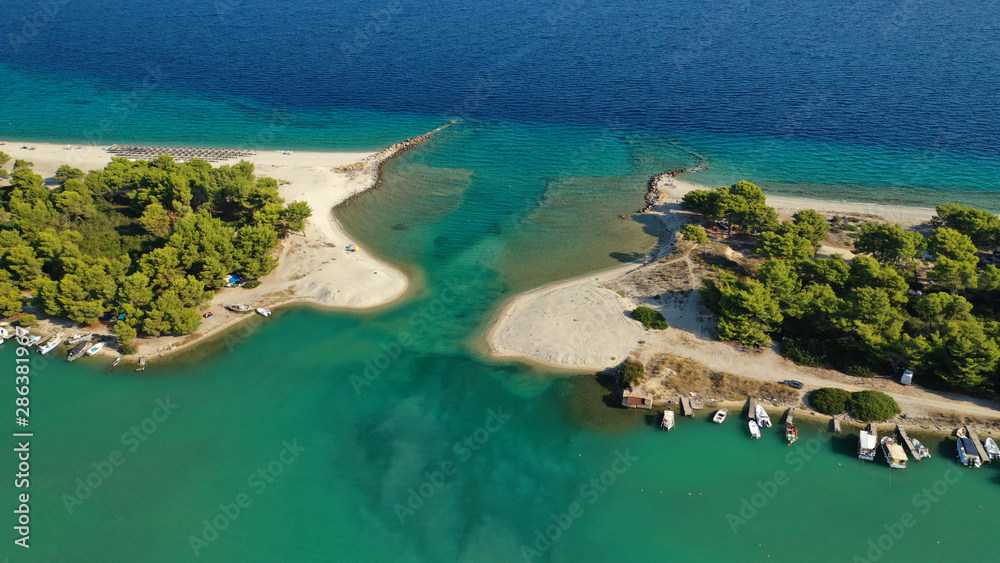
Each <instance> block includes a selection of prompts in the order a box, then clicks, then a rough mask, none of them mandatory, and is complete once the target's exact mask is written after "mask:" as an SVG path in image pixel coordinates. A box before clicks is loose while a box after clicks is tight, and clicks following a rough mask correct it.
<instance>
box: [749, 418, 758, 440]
mask: <svg viewBox="0 0 1000 563" xmlns="http://www.w3.org/2000/svg"><path fill="white" fill-rule="evenodd" d="M747 425H748V426H750V437H751V438H760V426H758V425H757V421H756V420H751V421H750V422H748V423H747Z"/></svg>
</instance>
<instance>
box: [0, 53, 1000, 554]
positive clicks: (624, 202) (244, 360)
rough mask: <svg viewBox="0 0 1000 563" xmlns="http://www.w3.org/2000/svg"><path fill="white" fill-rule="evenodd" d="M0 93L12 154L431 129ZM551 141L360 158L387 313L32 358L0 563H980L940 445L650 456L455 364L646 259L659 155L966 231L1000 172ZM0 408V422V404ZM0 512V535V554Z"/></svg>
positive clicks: (608, 415)
mask: <svg viewBox="0 0 1000 563" xmlns="http://www.w3.org/2000/svg"><path fill="white" fill-rule="evenodd" d="M173 72H176V70H174V71H173ZM140 74H141V73H140ZM167 76H171V75H169V74H168V75H167ZM258 86H260V85H258ZM260 87H261V88H263V86H260ZM0 88H2V90H0V92H2V94H3V96H4V100H5V104H6V105H5V107H8V108H14V109H13V110H12V111H10V112H9V113H8V114H5V116H4V117H5V119H4V120H0V137H3V138H6V139H15V138H17V139H30V140H36V141H60V142H88V141H92V142H95V143H98V144H109V143H112V142H146V143H170V144H191V145H209V146H249V147H254V148H261V149H277V148H288V149H296V150H305V149H313V150H372V149H375V148H378V147H381V146H384V145H387V144H390V143H392V142H395V141H397V140H399V139H402V138H405V137H409V136H413V135H416V134H419V133H422V132H424V131H427V130H429V129H432V128H433V127H435V126H437V125H439V124H440V123H442V122H444V121H446V120H447V119H449V118H450V117H451V113H449V112H445V111H440V112H423V113H418V112H415V111H410V112H403V111H402V110H398V109H397V108H396V107H395V106H394V105H392V104H389V103H386V104H385V106H386V107H382V108H380V109H378V111H376V110H371V109H367V110H362V109H347V108H345V107H341V106H328V107H303V106H302V105H300V104H293V103H289V104H284V105H283V104H280V103H265V102H263V101H260V100H259V99H258V98H255V97H250V96H247V97H242V98H240V97H235V96H234V95H232V94H231V93H228V92H225V91H224V90H225V89H223V91H222V92H220V91H211V92H210V93H201V94H198V93H192V92H191V91H190V90H189V89H185V88H183V87H181V86H179V85H178V84H177V83H176V80H169V79H164V80H163V81H160V82H158V81H157V80H156V77H155V76H152V77H150V80H149V81H147V82H146V84H144V83H143V79H142V78H136V77H132V79H131V80H130V81H128V82H127V85H126V86H123V85H121V84H120V83H119V84H114V83H105V82H97V81H94V80H93V79H90V78H87V77H86V76H82V75H80V74H77V73H75V72H67V73H65V74H51V73H25V72H23V71H20V70H12V69H11V68H9V67H0ZM194 90H197V88H194ZM40 93H44V95H41V94H40ZM612 101H613V100H612ZM595 103H596V102H595ZM612 105H613V104H612ZM390 106H391V107H390ZM468 113H470V114H476V112H472V111H470V112H468ZM720 119H721V118H720ZM2 121H6V124H4V123H2ZM579 121H580V120H575V121H574V120H566V121H565V122H559V121H558V120H547V122H544V123H543V122H542V120H541V119H539V120H536V121H532V120H529V119H527V118H524V117H523V116H522V118H521V119H516V120H515V119H501V118H499V117H498V118H492V117H490V116H488V115H487V116H483V115H476V116H475V117H471V118H469V119H466V120H464V121H463V122H462V123H460V124H458V125H456V126H454V127H451V128H449V129H447V130H445V131H444V132H442V133H441V134H440V135H438V136H437V137H436V138H435V139H434V140H433V141H432V142H430V143H428V144H426V145H423V146H421V147H420V148H418V149H416V150H414V151H411V152H409V153H406V154H405V155H403V156H402V157H400V158H398V159H396V160H394V161H392V162H391V163H389V164H388V165H387V166H386V167H385V169H384V174H385V176H384V180H383V182H382V185H381V187H380V188H379V189H377V190H374V191H371V192H369V193H366V194H364V195H362V196H361V197H359V198H356V199H354V200H352V202H351V203H350V204H349V205H347V206H345V207H344V208H342V209H340V210H338V212H337V216H338V217H339V218H340V220H341V221H342V222H343V223H344V225H345V226H346V227H347V228H348V230H349V231H350V232H351V233H352V234H353V235H354V236H356V237H357V238H358V239H359V240H360V241H361V242H362V244H364V245H365V246H366V247H369V248H372V249H374V251H376V252H377V253H378V254H380V255H382V256H383V257H385V258H386V259H388V260H391V261H393V262H395V263H398V264H401V265H402V266H404V267H405V268H406V269H408V270H409V271H411V272H412V273H413V275H414V277H415V279H416V280H417V283H416V284H415V286H414V290H413V292H412V293H411V295H409V296H408V297H407V298H406V300H404V301H403V302H401V303H397V304H393V305H392V306H389V307H386V308H383V309H381V310H378V311H371V312H365V313H344V312H338V313H332V312H319V311H314V310H310V309H306V308H301V309H289V310H283V311H279V312H277V313H276V314H275V316H274V317H272V318H271V319H269V320H268V321H267V322H264V321H262V320H260V319H253V320H252V321H248V323H247V325H246V326H245V327H243V328H242V329H241V330H239V331H236V332H234V333H233V334H231V335H229V336H227V337H225V338H223V339H221V340H220V341H218V342H215V343H213V344H210V345H207V346H205V347H203V348H202V349H199V350H196V351H193V352H191V353H190V354H186V356H185V358H183V359H182V360H181V361H178V362H173V363H167V364H157V363H153V364H152V365H151V367H150V369H149V370H148V371H146V372H145V373H142V374H136V373H134V372H131V371H129V370H120V371H116V372H111V373H106V372H104V371H103V368H104V366H103V365H102V364H101V363H99V362H90V361H80V362H77V363H74V364H72V365H68V364H66V363H65V362H62V361H55V360H53V361H50V362H49V363H45V362H42V361H40V360H39V359H38V358H37V356H34V357H33V358H34V360H33V362H34V364H33V365H34V369H35V373H36V375H35V377H34V379H33V383H32V385H33V386H32V396H31V398H32V423H31V426H32V429H33V430H34V431H35V433H36V435H35V438H34V439H33V441H32V456H33V457H32V477H31V494H32V524H33V532H32V546H33V547H32V550H31V552H30V556H25V554H24V553H23V552H18V551H15V552H10V551H9V550H8V549H7V548H6V547H5V548H4V551H3V553H4V554H5V555H6V554H8V553H11V558H12V559H13V560H16V561H21V560H26V561H185V560H189V559H197V560H205V561H226V562H228V561H340V560H344V561H355V560H363V561H389V560H392V561H456V560H460V561H517V560H551V561H570V560H572V561H605V560H609V559H613V558H622V557H629V558H638V557H650V556H662V557H668V558H670V559H672V560H679V561H705V560H708V561H730V560H733V559H735V558H737V557H739V558H741V559H744V560H751V561H758V560H759V561H765V560H767V561H802V560H816V561H845V560H854V561H856V560H857V559H853V557H854V556H855V555H857V556H858V557H861V558H864V559H870V560H876V559H878V560H882V561H903V560H940V559H946V558H951V557H953V556H954V554H955V553H959V552H961V553H962V554H963V559H966V560H982V561H990V560H996V559H997V558H998V557H1000V553H998V551H997V548H995V547H994V544H993V542H990V541H980V542H979V543H976V544H975V545H976V549H975V550H970V548H969V543H970V542H973V541H975V540H976V539H982V538H990V537H991V536H995V535H996V532H997V531H998V527H1000V526H998V524H997V523H996V519H995V518H993V517H992V512H991V509H992V506H993V504H994V503H993V501H994V500H995V499H996V498H997V490H998V489H997V487H998V486H1000V477H998V475H997V473H996V468H989V467H988V468H984V469H982V470H979V471H960V470H961V469H962V468H961V467H960V466H958V464H957V463H956V462H955V461H954V459H953V458H954V454H953V446H954V444H953V442H952V441H950V440H945V441H943V442H940V443H936V442H935V441H929V442H930V443H929V444H928V445H931V444H933V445H934V453H935V458H934V459H932V460H930V461H927V462H924V463H923V464H919V465H917V464H914V465H913V466H912V467H911V468H909V469H907V470H906V471H895V472H894V471H890V470H889V469H888V468H887V467H886V466H884V465H883V464H881V463H874V464H863V463H861V462H859V461H858V460H857V459H856V458H855V456H854V450H855V438H854V437H851V436H845V437H842V438H836V439H833V440H829V441H828V440H826V438H827V435H826V434H825V433H823V432H822V431H821V430H820V429H815V428H810V427H808V426H806V427H804V428H803V429H802V436H803V439H802V440H801V441H800V442H799V443H798V444H795V445H794V446H792V447H791V448H789V447H787V446H785V445H784V440H783V439H782V436H781V435H780V433H779V432H778V431H772V432H769V433H767V434H765V438H764V439H762V440H760V441H759V442H751V441H750V440H749V439H747V437H746V432H745V431H744V428H743V426H742V424H739V423H738V421H737V420H736V419H735V418H734V419H732V420H731V421H729V422H727V423H726V424H725V425H723V426H721V427H720V426H716V425H712V424H710V423H708V422H707V421H706V420H703V419H697V420H682V421H680V423H679V425H678V427H677V429H676V430H675V431H673V432H672V433H670V434H664V433H661V432H659V431H657V430H656V426H655V424H656V421H655V419H654V418H655V417H651V416H649V415H646V414H643V413H631V412H623V411H621V410H620V409H617V408H611V407H608V406H607V405H606V403H605V400H604V397H603V390H602V388H601V387H600V386H599V385H598V384H597V383H596V382H595V381H594V380H593V378H592V376H588V375H580V376H569V375H566V374H553V373H548V372H545V371H542V370H537V369H534V368H530V367H526V366H522V365H519V364H511V363H504V362H496V361H490V360H487V359H484V358H483V357H482V356H481V355H480V354H479V352H478V351H479V350H480V349H481V348H482V341H481V332H482V330H483V328H484V327H485V326H486V324H487V323H488V322H489V321H490V319H491V316H492V313H493V312H494V311H495V309H496V307H498V306H499V304H500V303H501V302H502V301H503V300H505V299H507V298H508V297H510V296H512V295H514V294H516V293H517V292H520V291H523V290H526V289H530V288H532V287H536V286H538V285H541V284H544V283H548V282H552V281H555V280H559V279H564V278H566V277H569V276H574V275H580V274H583V273H586V272H591V271H595V270H598V269H601V268H606V267H609V266H613V265H615V264H619V263H621V262H622V261H628V260H632V259H635V258H636V257H639V256H642V255H643V254H645V253H646V252H647V251H648V250H649V249H650V248H652V247H653V245H654V244H655V243H656V237H657V233H656V232H655V231H654V230H652V229H651V228H650V227H649V226H648V225H645V224H643V223H642V222H641V218H640V219H639V220H636V219H634V218H626V219H622V218H620V217H619V216H620V215H622V214H625V213H628V212H630V211H633V210H635V209H636V208H638V207H639V206H641V200H642V193H643V189H644V187H645V183H646V181H647V180H648V179H649V177H650V176H651V175H653V174H655V173H658V172H662V171H665V170H670V169H674V168H677V167H681V166H691V165H693V164H694V162H695V160H694V157H692V156H691V154H690V153H689V152H686V151H693V152H696V153H698V154H701V155H703V156H704V157H705V158H707V160H708V163H709V166H710V167H709V170H708V171H706V172H703V173H699V174H697V175H693V176H691V177H690V179H692V180H694V181H697V182H701V183H704V184H707V185H716V184H728V183H731V182H733V181H735V180H737V179H744V178H746V179H751V180H754V181H756V182H758V183H760V184H761V185H763V186H765V187H766V189H767V190H768V191H769V193H783V194H794V195H807V196H813V197H829V198H833V199H845V200H865V201H880V202H888V203H909V204H917V205H924V206H932V205H934V204H936V203H940V202H942V201H945V200H949V201H962V202H969V203H973V204H976V205H980V206H982V207H985V208H988V209H991V210H994V211H1000V208H998V207H997V203H996V202H997V198H996V186H997V185H998V181H1000V159H997V158H995V156H990V155H991V152H990V150H988V147H987V148H985V149H984V148H983V147H979V149H977V150H968V151H964V152H963V151H961V150H959V149H960V148H961V145H962V144H961V143H955V142H948V143H943V144H941V146H935V144H934V143H930V144H927V143H924V144H923V145H919V144H918V145H917V146H911V145H909V144H904V143H895V144H890V143H886V144H875V143H867V144H862V143H861V142H860V141H858V142H856V143H846V142H839V141H838V142H835V141H832V140H829V139H817V138H814V137H813V136H810V135H807V134H805V133H806V132H805V131H797V132H796V133H797V134H783V133H782V130H781V128H778V129H777V130H775V131H771V132H770V134H767V135H765V134H763V133H761V134H757V135H750V134H746V133H739V134H737V133H725V132H721V129H724V128H723V127H714V128H712V127H706V128H705V130H707V131H712V133H695V132H692V129H697V128H696V127H692V128H678V129H677V130H676V131H674V130H671V129H669V128H665V127H662V126H658V127H648V128H644V127H641V126H639V125H637V124H636V123H635V121H636V120H635V119H631V120H625V121H624V122H622V123H618V122H612V121H606V122H601V121H599V120H592V122H593V123H600V124H599V125H591V126H583V125H579V124H577V125H573V124H571V123H572V122H579ZM640 121H641V120H640ZM661 125H662V124H661ZM906 147H909V148H906ZM13 348H14V347H13V346H12V344H11V343H7V344H5V345H4V346H3V347H2V348H0V366H9V367H8V368H3V367H0V369H9V370H11V371H12V370H13V369H14V368H13V366H14V360H15V358H14V350H13ZM158 400H159V401H161V402H162V403H163V405H167V406H168V408H169V410H171V411H173V412H171V413H170V414H167V413H166V411H165V410H164V408H165V407H164V406H161V405H160V404H158V403H157V401H158ZM0 402H3V404H8V405H10V404H12V402H13V389H11V387H10V386H6V387H5V388H4V389H3V390H2V391H0ZM171 404H176V405H177V407H176V408H173V407H169V405H171ZM157 409H159V410H157ZM11 410H13V409H11ZM11 414H12V413H11ZM156 419H159V420H156ZM500 422H502V424H500ZM133 427H135V430H133ZM286 443H287V444H286ZM10 445H11V447H13V446H14V444H13V443H11V444H10ZM302 448H304V449H302ZM8 455H9V454H8ZM11 461H12V458H10V457H6V459H5V461H4V462H3V464H4V465H3V467H7V468H9V467H11ZM112 462H115V463H117V465H115V464H114V463H112ZM109 464H110V467H111V468H112V469H111V470H110V471H109ZM260 471H263V474H261V473H259V472H260ZM778 472H784V475H782V474H779V473H778ZM77 479H80V481H77ZM88 479H89V481H90V484H89V485H88V484H87V481H88ZM591 479H596V480H597V481H596V484H595V483H594V482H592V481H591ZM602 479H603V481H602ZM772 481H773V482H774V484H773V485H772V484H771V482H772ZM81 483H82V484H81ZM661 491H662V492H661ZM928 491H929V492H928ZM0 492H2V494H3V495H5V496H4V497H2V498H0V503H5V504H2V505H3V506H7V505H8V504H10V503H12V502H13V488H11V487H10V486H9V485H8V486H5V487H3V488H0ZM761 495H763V496H761ZM932 499H933V500H932ZM744 500H745V501H746V503H748V504H749V506H750V508H747V507H746V505H745V503H744ZM237 508H238V513H237ZM12 509H13V506H10V508H9V509H8V508H5V509H4V510H3V511H2V514H3V516H2V517H0V525H2V526H3V528H4V529H6V530H11V527H12V526H13V513H12V512H11V510H12ZM741 510H742V511H743V512H742V513H741ZM908 513H910V514H912V519H911V518H910V517H908V516H907V514H908ZM904 520H905V523H906V524H905V525H904V524H903V523H902V522H903V521H904ZM897 523H898V526H897ZM911 524H912V525H911ZM901 529H902V531H901V532H900V530H901ZM894 533H895V534H896V536H898V539H896V538H895V537H893V535H892V534H894ZM884 534H888V536H887V537H888V538H889V539H885V538H882V536H883V535H884ZM10 538H11V539H8V540H6V541H12V536H10ZM192 538H195V539H194V540H192ZM540 538H541V539H540ZM552 538H556V539H555V540H553V539H552ZM868 540H872V541H873V542H874V544H873V545H875V548H873V547H871V546H870V545H869V544H868V543H867V542H868ZM880 541H881V545H882V547H878V545H879V544H878V542H880ZM938 542H940V543H938ZM6 545H10V544H7V543H5V546H6ZM876 548H877V549H876ZM531 550H534V551H531ZM869 550H872V551H871V552H870V553H869ZM879 550H881V551H884V552H885V553H884V554H882V553H880V551H879ZM769 556H770V557H769Z"/></svg>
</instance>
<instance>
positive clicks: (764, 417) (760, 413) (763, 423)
mask: <svg viewBox="0 0 1000 563" xmlns="http://www.w3.org/2000/svg"><path fill="white" fill-rule="evenodd" d="M754 414H755V415H756V416H757V426H759V427H761V428H770V427H771V417H770V416H768V414H767V411H766V410H764V407H762V406H760V405H759V404H758V405H757V410H756V411H754Z"/></svg>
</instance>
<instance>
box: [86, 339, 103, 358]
mask: <svg viewBox="0 0 1000 563" xmlns="http://www.w3.org/2000/svg"><path fill="white" fill-rule="evenodd" d="M101 348H104V343H103V342H98V343H96V344H94V345H93V346H91V347H90V348H87V355H88V356H93V355H94V354H96V353H98V352H100V351H101Z"/></svg>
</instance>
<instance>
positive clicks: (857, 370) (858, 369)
mask: <svg viewBox="0 0 1000 563" xmlns="http://www.w3.org/2000/svg"><path fill="white" fill-rule="evenodd" d="M844 373H846V374H847V375H851V376H854V377H879V375H880V374H879V373H878V372H876V371H875V370H873V369H871V368H870V367H868V366H859V365H853V366H847V368H846V369H844Z"/></svg>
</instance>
